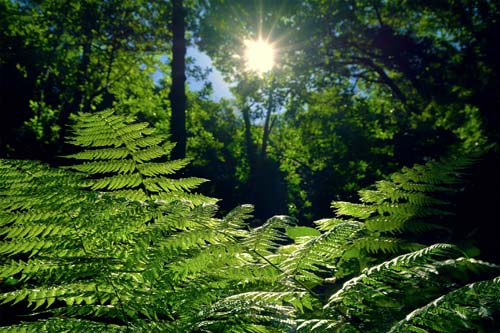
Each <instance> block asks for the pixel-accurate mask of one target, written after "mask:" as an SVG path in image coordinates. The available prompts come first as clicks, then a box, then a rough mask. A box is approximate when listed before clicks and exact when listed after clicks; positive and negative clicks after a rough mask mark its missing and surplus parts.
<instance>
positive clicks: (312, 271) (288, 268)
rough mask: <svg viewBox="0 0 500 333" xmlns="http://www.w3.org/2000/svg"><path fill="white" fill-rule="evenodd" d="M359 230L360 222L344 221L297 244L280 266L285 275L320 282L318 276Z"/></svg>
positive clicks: (340, 254)
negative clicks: (319, 234)
mask: <svg viewBox="0 0 500 333" xmlns="http://www.w3.org/2000/svg"><path fill="white" fill-rule="evenodd" d="M360 230H361V224H360V223H354V222H345V223H341V224H338V225H336V226H334V227H333V228H332V229H330V230H329V231H327V232H325V233H323V234H322V235H321V236H318V237H314V238H312V239H311V240H309V241H307V242H305V243H302V244H299V245H297V247H296V249H295V251H293V252H292V253H291V254H290V255H289V256H288V257H287V258H286V260H285V261H283V263H281V264H280V268H281V269H282V270H283V272H284V274H285V276H292V277H295V278H296V279H298V280H300V281H310V282H311V283H313V284H316V283H320V282H321V281H322V280H323V279H322V278H320V277H319V276H318V273H319V272H322V271H324V270H325V269H326V267H328V266H329V265H332V264H333V262H334V260H335V259H336V258H339V257H341V256H342V254H343V253H344V251H345V250H346V248H347V244H349V243H350V242H351V241H352V240H353V238H356V235H357V232H359V231H360Z"/></svg>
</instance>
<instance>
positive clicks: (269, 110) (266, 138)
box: [260, 76, 274, 158]
mask: <svg viewBox="0 0 500 333" xmlns="http://www.w3.org/2000/svg"><path fill="white" fill-rule="evenodd" d="M273 94H274V76H273V78H271V86H270V87H269V97H268V100H267V110H266V120H265V122H264V134H263V135H262V147H261V150H260V153H261V156H262V157H263V158H264V157H265V156H266V152H267V142H268V141H269V133H270V132H271V114H272V113H273V111H274V100H273V98H274V96H273Z"/></svg>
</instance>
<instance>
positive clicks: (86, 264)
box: [0, 111, 500, 332]
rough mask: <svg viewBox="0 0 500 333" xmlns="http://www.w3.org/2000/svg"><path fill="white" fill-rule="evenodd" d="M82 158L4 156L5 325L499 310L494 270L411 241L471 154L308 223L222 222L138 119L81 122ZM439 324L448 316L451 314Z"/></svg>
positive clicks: (228, 325) (168, 327) (397, 180)
mask: <svg viewBox="0 0 500 333" xmlns="http://www.w3.org/2000/svg"><path fill="white" fill-rule="evenodd" d="M73 133H74V136H73V138H71V139H70V142H72V143H74V144H75V145H77V146H79V147H81V148H83V149H84V150H83V151H81V152H79V153H76V154H73V155H72V156H70V157H71V158H73V159H76V160H78V161H79V162H78V163H77V164H75V165H73V166H71V167H69V168H65V169H60V168H59V169H56V168H50V167H48V166H46V165H43V164H40V163H38V162H32V161H15V160H1V161H0V208H1V209H0V212H1V213H0V254H1V257H0V272H1V275H0V302H1V303H2V304H3V305H2V307H3V308H5V309H8V308H7V306H10V305H15V306H16V307H18V308H20V309H24V310H23V313H22V314H25V315H27V316H22V317H19V320H18V321H17V323H15V324H13V325H11V326H4V327H0V331H1V332H18V331H25V332H39V331H81V332H95V331H106V332H152V331H161V332H190V331H193V332H200V331H202V332H284V331H299V332H300V331H303V332H313V331H318V332H323V331H328V332H359V331H363V332H387V331H392V332H406V331H412V330H413V331H417V332H421V331H442V332H445V331H450V330H452V331H461V330H464V331H465V330H470V329H477V330H480V329H482V328H483V327H484V326H485V323H487V322H488V320H489V319H488V318H490V317H494V316H496V315H498V312H499V303H498V299H499V290H500V287H499V278H493V277H494V276H497V275H498V272H499V267H497V266H496V265H493V264H489V263H486V262H483V261H480V260H476V259H473V258H468V257H466V256H465V255H464V253H463V252H462V250H461V249H459V248H457V247H456V246H454V245H450V244H434V245H431V246H428V245H427V246H426V245H423V244H419V243H416V242H415V241H414V237H413V233H419V232H426V231H435V230H438V228H443V226H442V225H440V221H441V219H442V217H443V216H448V217H452V216H453V215H452V209H451V208H452V206H451V205H450V199H451V198H452V195H453V193H454V191H455V190H456V188H457V187H458V186H459V183H460V174H461V172H463V169H464V168H465V167H466V166H467V165H468V164H469V163H470V159H468V158H460V159H449V160H445V161H441V162H429V163H427V164H426V165H424V166H415V167H413V168H411V169H410V168H405V169H403V170H402V171H401V172H399V173H396V174H394V175H392V176H390V177H389V178H387V179H386V180H384V181H380V182H378V183H376V184H375V185H374V186H373V187H372V188H370V189H366V190H363V191H360V198H361V203H346V202H337V203H334V204H333V207H334V209H335V210H336V213H337V216H336V217H334V218H328V219H323V220H319V221H316V225H317V228H316V229H312V228H306V227H295V223H296V222H295V221H294V220H293V219H291V218H288V217H285V216H276V217H274V218H271V219H269V220H268V221H267V222H266V223H264V224H263V225H262V226H260V227H258V228H254V229H252V228H249V227H248V223H247V221H248V219H249V218H251V213H252V207H251V206H248V205H244V206H240V207H237V208H235V209H234V210H233V211H231V212H230V213H228V214H227V215H226V216H224V217H218V216H217V207H216V206H215V205H214V203H215V202H216V200H215V199H211V198H207V197H205V196H203V195H201V194H196V193H193V191H194V190H195V189H196V187H197V186H198V185H199V184H201V183H202V182H203V181H204V180H203V179H198V178H177V177H176V173H178V172H179V171H180V170H181V169H182V168H183V167H184V166H186V164H187V163H188V161H187V160H180V161H169V160H168V155H169V152H170V150H171V149H172V147H173V145H172V144H170V143H168V142H167V141H166V140H165V139H164V138H163V137H161V136H158V135H157V134H155V133H154V131H153V130H152V129H150V128H149V127H148V125H147V124H145V123H135V120H134V118H132V117H126V116H122V115H117V114H114V113H113V112H112V111H105V112H99V113H95V114H91V115H90V114H81V115H79V116H78V117H77V118H76V124H75V126H74V128H73ZM445 316H446V320H444V319H443V318H445Z"/></svg>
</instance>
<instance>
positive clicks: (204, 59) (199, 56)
mask: <svg viewBox="0 0 500 333" xmlns="http://www.w3.org/2000/svg"><path fill="white" fill-rule="evenodd" d="M187 56H188V57H192V58H193V59H194V61H195V65H198V66H200V67H202V68H207V67H208V68H212V72H211V73H210V74H209V75H208V80H209V81H210V82H212V87H213V90H214V92H213V94H212V99H213V100H214V101H218V100H219V99H221V98H232V97H233V95H232V94H231V92H230V91H229V84H228V83H227V82H225V81H224V79H223V78H222V75H221V73H220V72H219V71H218V70H217V69H216V68H215V67H213V65H212V60H211V59H210V57H209V56H208V55H206V54H205V53H203V52H201V51H200V50H198V49H197V48H196V47H192V46H191V47H189V48H188V50H187ZM188 83H189V87H190V88H191V89H192V90H195V91H196V90H200V89H201V88H202V83H201V82H196V81H194V80H193V79H192V78H189V77H188Z"/></svg>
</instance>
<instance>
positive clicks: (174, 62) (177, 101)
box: [168, 0, 187, 159]
mask: <svg viewBox="0 0 500 333" xmlns="http://www.w3.org/2000/svg"><path fill="white" fill-rule="evenodd" d="M170 28H171V31H172V59H171V67H172V87H171V89H170V93H169V96H168V97H169V99H170V106H171V108H172V116H171V118H170V133H171V135H172V137H171V140H172V141H173V142H176V143H177V144H176V146H175V148H174V149H173V151H172V158H173V159H178V158H184V157H186V141H187V140H186V91H185V84H186V74H185V70H186V59H185V58H186V39H185V31H186V27H185V10H184V7H183V3H182V0H173V1H172V23H171V27H170Z"/></svg>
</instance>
